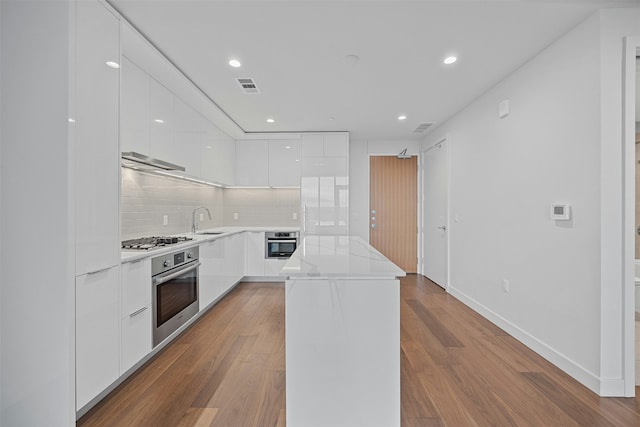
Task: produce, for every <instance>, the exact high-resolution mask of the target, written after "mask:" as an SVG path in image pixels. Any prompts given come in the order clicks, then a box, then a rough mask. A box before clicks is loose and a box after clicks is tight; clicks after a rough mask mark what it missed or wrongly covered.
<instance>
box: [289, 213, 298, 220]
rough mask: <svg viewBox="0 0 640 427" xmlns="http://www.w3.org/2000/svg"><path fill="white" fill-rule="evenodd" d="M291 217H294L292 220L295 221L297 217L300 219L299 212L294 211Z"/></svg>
mask: <svg viewBox="0 0 640 427" xmlns="http://www.w3.org/2000/svg"><path fill="white" fill-rule="evenodd" d="M291 219H292V220H294V221H295V220H296V219H298V212H294V213H293V214H292V215H291Z"/></svg>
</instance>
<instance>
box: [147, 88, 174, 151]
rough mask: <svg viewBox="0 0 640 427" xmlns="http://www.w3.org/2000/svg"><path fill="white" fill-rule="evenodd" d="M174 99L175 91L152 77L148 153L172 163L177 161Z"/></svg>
mask: <svg viewBox="0 0 640 427" xmlns="http://www.w3.org/2000/svg"><path fill="white" fill-rule="evenodd" d="M174 99H175V97H174V96H173V93H171V92H169V90H168V89H167V88H166V87H164V86H162V85H161V84H160V83H158V82H157V81H156V80H155V79H153V78H152V79H151V81H150V89H149V101H148V102H149V112H150V117H151V120H150V122H149V126H150V128H149V153H148V155H149V156H151V157H154V158H156V159H160V160H164V161H166V162H171V163H174V162H175V160H174V155H173V128H174V126H175V112H174ZM142 154H147V153H142Z"/></svg>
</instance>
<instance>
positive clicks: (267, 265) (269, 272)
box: [264, 259, 289, 281]
mask: <svg viewBox="0 0 640 427" xmlns="http://www.w3.org/2000/svg"><path fill="white" fill-rule="evenodd" d="M287 261H289V260H288V259H266V260H265V261H264V275H265V276H266V277H275V276H279V275H280V271H281V270H282V267H284V265H285V264H286V263H287ZM284 279H285V278H284V277H283V278H282V280H283V281H284Z"/></svg>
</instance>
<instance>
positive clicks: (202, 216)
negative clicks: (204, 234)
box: [200, 213, 204, 222]
mask: <svg viewBox="0 0 640 427" xmlns="http://www.w3.org/2000/svg"><path fill="white" fill-rule="evenodd" d="M202 221H204V214H203V213H201V214H200V222H202Z"/></svg>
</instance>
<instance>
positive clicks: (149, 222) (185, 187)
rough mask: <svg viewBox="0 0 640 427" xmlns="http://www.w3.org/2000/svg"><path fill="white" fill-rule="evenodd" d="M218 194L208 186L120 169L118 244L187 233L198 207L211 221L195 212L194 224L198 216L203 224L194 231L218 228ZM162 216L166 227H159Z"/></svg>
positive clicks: (219, 196) (217, 189)
mask: <svg viewBox="0 0 640 427" xmlns="http://www.w3.org/2000/svg"><path fill="white" fill-rule="evenodd" d="M222 192H223V190H222V189H221V188H217V187H212V186H209V185H203V184H197V183H191V182H188V181H183V180H179V179H175V178H170V177H165V176H158V175H153V174H149V173H144V172H138V171H135V170H133V169H128V168H122V189H121V206H120V210H121V217H120V221H121V222H120V224H121V225H120V226H121V233H122V240H127V239H134V238H136V237H142V236H158V235H172V234H180V233H186V232H189V231H191V218H192V213H193V210H194V209H195V208H197V207H198V206H205V207H206V208H208V209H209V210H210V211H211V217H212V220H211V221H209V217H208V216H207V213H206V211H205V210H202V209H201V210H199V211H198V213H196V220H198V218H199V215H198V214H199V213H202V214H204V221H202V222H198V228H200V229H205V228H212V227H219V226H221V225H222V223H223V219H222V215H223V213H222V211H223V209H222V200H223V196H222ZM165 215H167V216H168V221H167V225H163V220H164V216H165Z"/></svg>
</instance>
